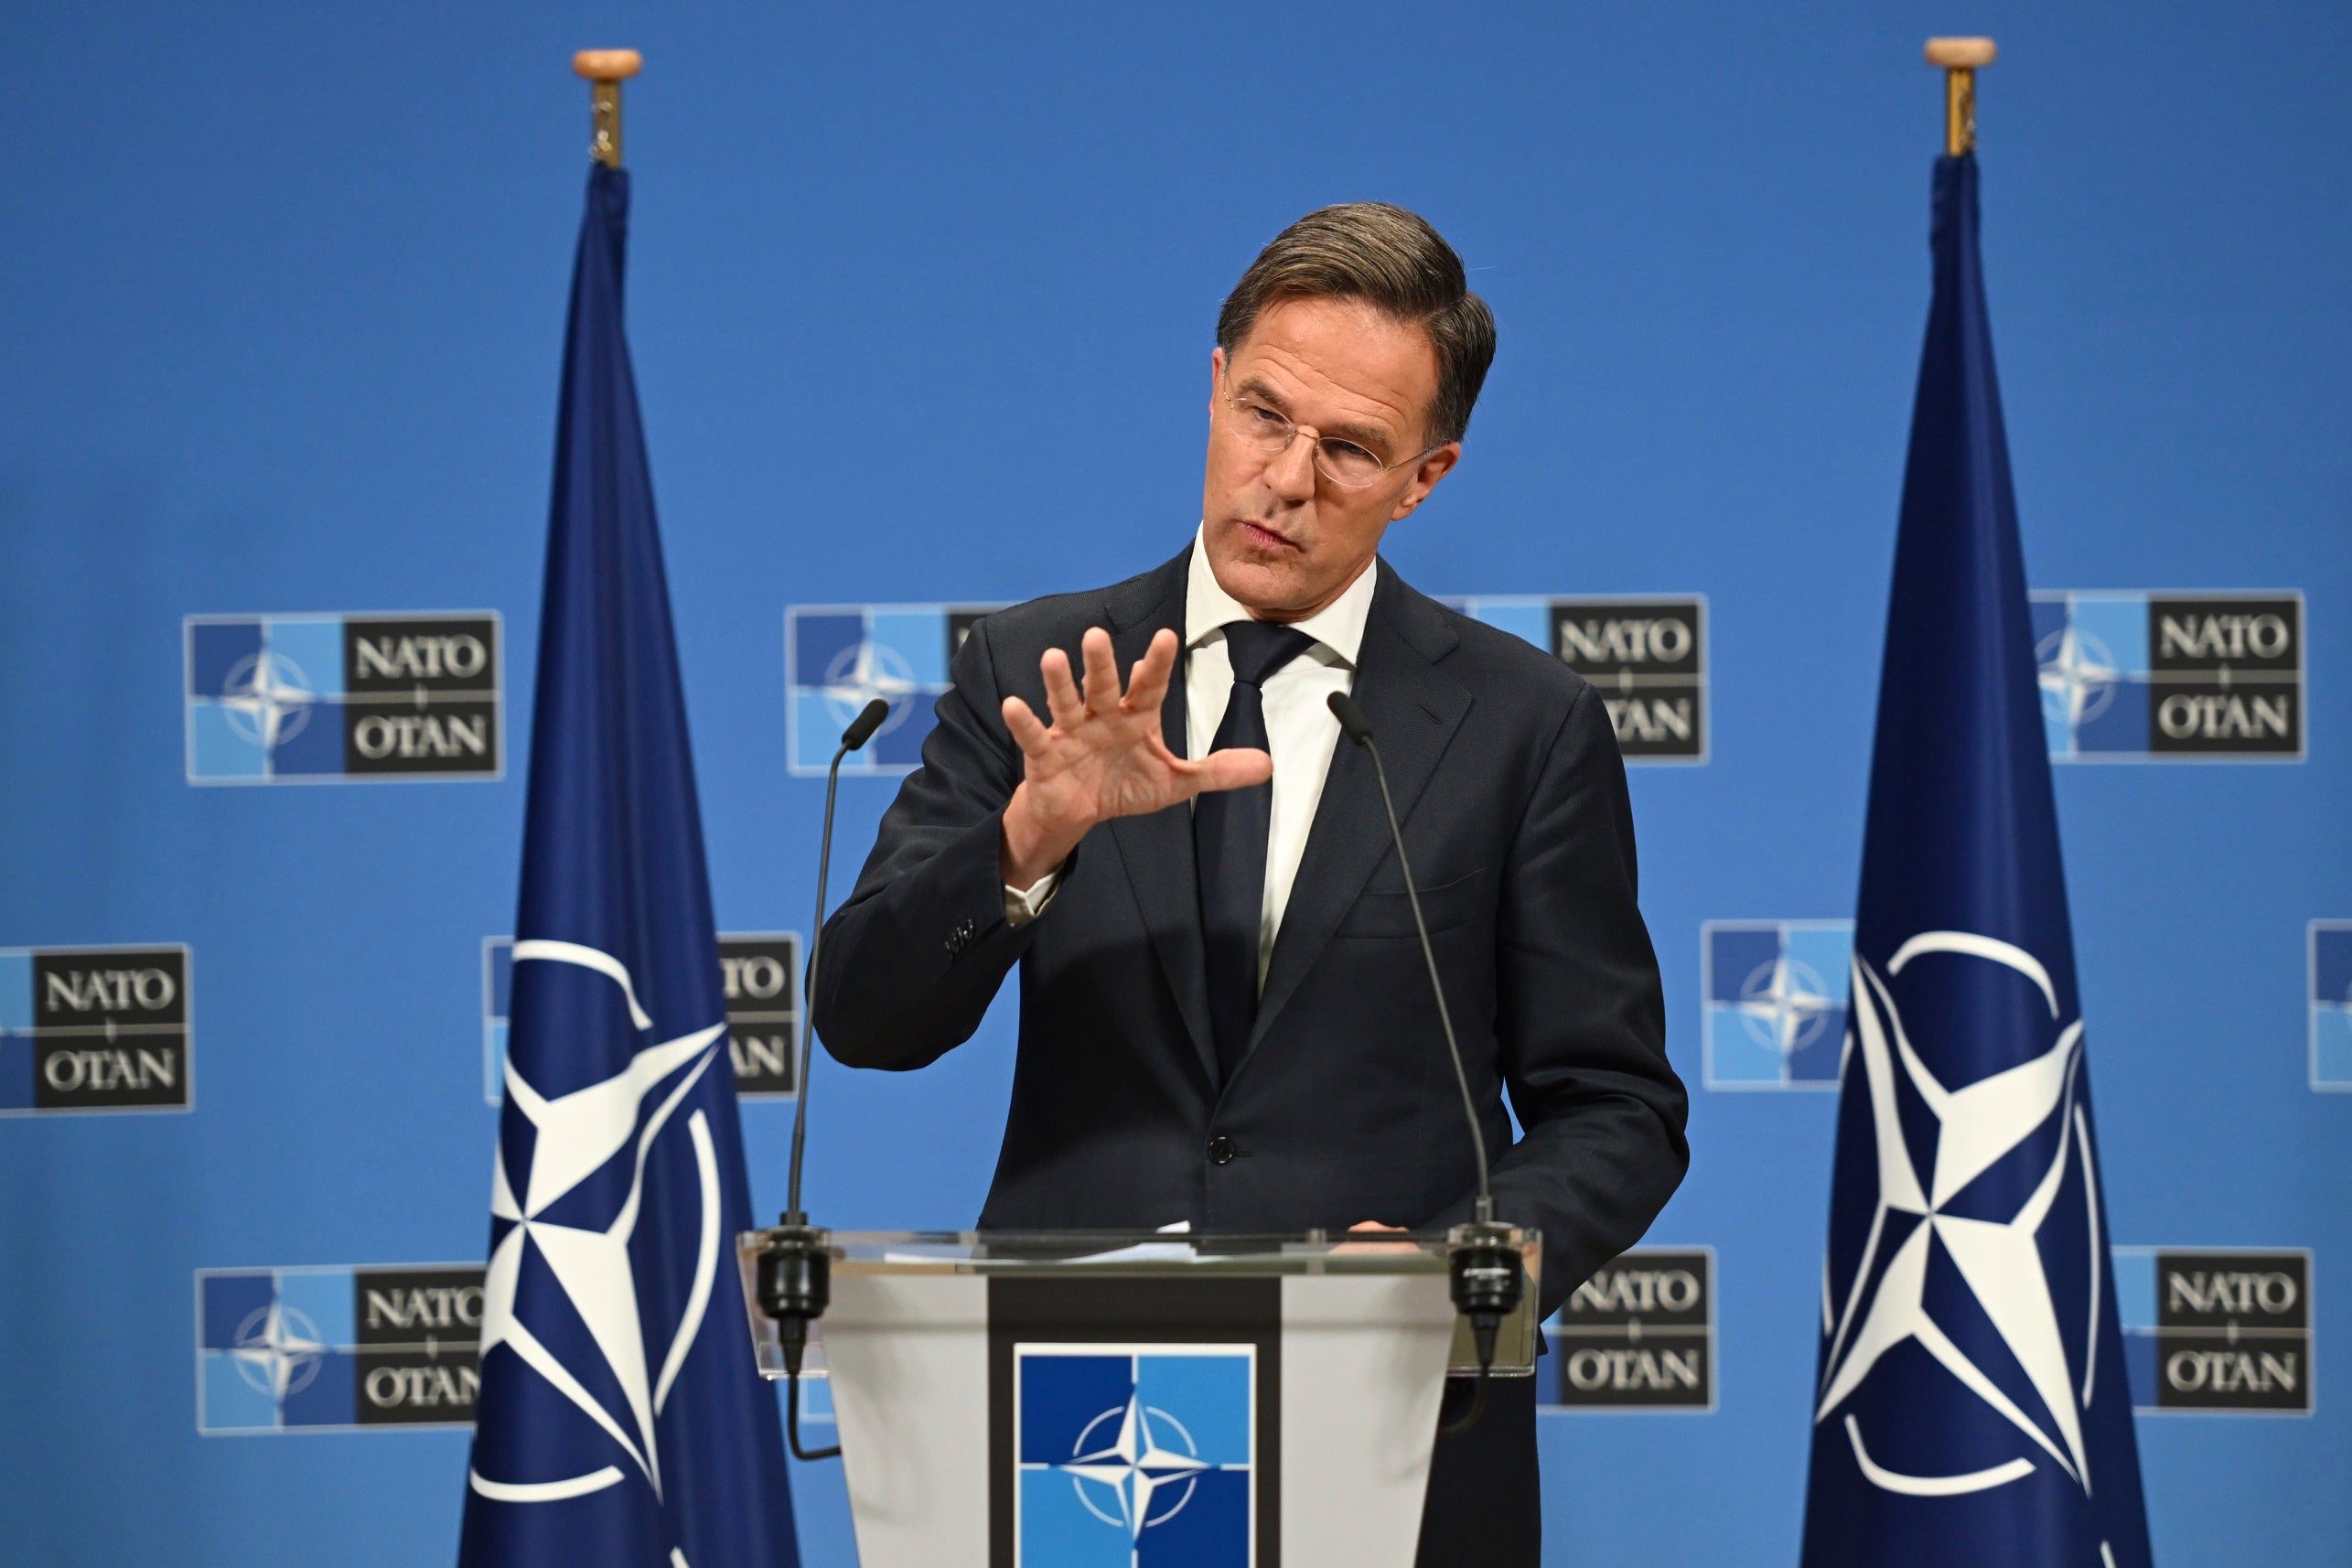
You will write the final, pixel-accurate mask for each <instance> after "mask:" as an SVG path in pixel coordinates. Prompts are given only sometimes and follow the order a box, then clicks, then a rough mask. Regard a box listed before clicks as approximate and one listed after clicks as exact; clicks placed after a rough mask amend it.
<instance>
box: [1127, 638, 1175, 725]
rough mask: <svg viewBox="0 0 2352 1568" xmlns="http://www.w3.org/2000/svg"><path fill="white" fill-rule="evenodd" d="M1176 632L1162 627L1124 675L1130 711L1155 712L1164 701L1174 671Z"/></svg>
mask: <svg viewBox="0 0 2352 1568" xmlns="http://www.w3.org/2000/svg"><path fill="white" fill-rule="evenodd" d="M1175 670H1176V633H1175V632H1173V631H1170V630H1168V629H1167V628H1165V627H1163V628H1161V629H1160V631H1159V633H1158V635H1156V636H1155V637H1154V638H1153V639H1152V646H1151V647H1149V648H1147V649H1145V650H1144V657H1142V658H1141V659H1138V660H1135V668H1134V669H1133V671H1129V673H1128V676H1127V704H1126V705H1127V711H1128V712H1129V713H1131V714H1141V713H1151V712H1155V711H1157V709H1158V708H1159V706H1160V704H1161V703H1165V702H1166V701H1167V697H1168V680H1169V678H1170V676H1171V675H1172V674H1173V673H1174V671H1175Z"/></svg>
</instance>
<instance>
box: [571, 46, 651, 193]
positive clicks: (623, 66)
mask: <svg viewBox="0 0 2352 1568" xmlns="http://www.w3.org/2000/svg"><path fill="white" fill-rule="evenodd" d="M644 69H645V57H644V56H643V55H641V54H639V53H638V52H637V51H636V50H635V49H582V50H581V51H580V52H579V53H577V54H575V55H574V56H573V57H572V74H573V75H575V76H579V77H585V78H586V79H587V80H588V81H591V82H594V83H595V84H596V89H595V93H594V96H593V97H592V98H591V100H590V104H591V107H590V110H589V113H590V114H591V116H592V118H593V122H594V124H595V126H596V130H595V134H593V135H592V136H591V137H590V139H589V142H588V156H591V157H593V158H595V159H596V161H597V162H598V163H600V164H602V165H604V166H606V167H607V168H618V167H620V84H621V83H622V82H624V81H628V79H629V78H630V77H632V76H635V75H636V74H637V73H638V72H639V71H640V70H644Z"/></svg>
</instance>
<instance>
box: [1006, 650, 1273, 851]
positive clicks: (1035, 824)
mask: <svg viewBox="0 0 2352 1568" xmlns="http://www.w3.org/2000/svg"><path fill="white" fill-rule="evenodd" d="M1079 653H1080V655H1081V657H1082V658H1083V659H1084V660H1085V666H1086V669H1085V677H1084V685H1083V687H1081V686H1080V684H1079V681H1078V680H1077V679H1075V678H1073V676H1072V675H1071V673H1070V667H1069V656H1068V655H1067V654H1065V653H1063V652H1062V650H1060V649H1058V648H1055V649H1048V650H1047V651H1046V655H1045V657H1044V658H1043V659H1042V660H1039V670H1040V672H1041V673H1042V674H1043V675H1044V676H1045V682H1046V705H1047V709H1048V710H1049V711H1050V713H1051V714H1052V718H1053V722H1052V723H1051V724H1050V725H1047V723H1046V722H1044V721H1043V720H1041V719H1039V718H1038V717H1037V715H1036V714H1035V713H1033V712H1031V711H1030V708H1029V704H1028V703H1025V702H1023V701H1022V700H1021V699H1020V698H1018V697H1007V698H1005V699H1004V723H1005V725H1006V727H1008V728H1009V729H1011V731H1012V732H1013V739H1014V740H1015V742H1016V743H1017V744H1018V745H1019V746H1020V747H1021V753H1022V757H1023V758H1024V767H1023V778H1022V781H1021V786H1020V788H1019V789H1017V790H1015V793H1014V796H1013V800H1012V804H1011V805H1010V806H1008V807H1007V808H1006V810H1005V813H1004V869H1005V874H1006V877H1007V879H1008V880H1010V881H1013V882H1014V883H1015V885H1016V886H1025V885H1026V883H1027V882H1030V881H1034V880H1035V879H1036V876H1041V875H1044V874H1045V873H1046V872H1047V871H1049V870H1051V869H1052V868H1053V867H1054V866H1056V865H1060V864H1061V862H1062V861H1063V860H1064V859H1066V858H1068V856H1069V852H1070V851H1071V850H1073V849H1075V848H1076V847H1077V846H1078V841H1079V839H1081V838H1083V837H1085V836H1086V832H1087V830H1088V829H1090V828H1091V827H1092V826H1093V825H1094V824H1095V823H1097V822H1106V821H1108V820H1110V819H1111V818H1112V817H1133V816H1143V815H1145V814H1148V813H1150V812H1153V811H1162V810H1165V808H1167V807H1169V806H1173V805H1175V804H1176V802H1178V801H1179V800H1190V799H1192V798H1193V797H1194V796H1195V795H1197V794H1199V793H1201V792H1202V791H1203V790H1208V789H1239V788H1240V787H1242V786H1245V785H1250V784H1262V783H1264V782H1265V781H1266V780H1267V779H1271V778H1273V771H1274V765H1273V758H1272V757H1268V756H1267V755H1266V754H1265V753H1264V752H1262V751H1255V750H1249V749H1243V748H1238V747H1237V748H1233V749H1230V750H1225V751H1213V752H1210V753H1209V754H1208V756H1207V757H1202V758H1201V759H1200V760H1199V761H1198V762H1191V761H1187V760H1186V759H1185V758H1183V757H1178V756H1176V754H1175V753H1174V752H1172V751H1170V750H1169V749H1168V746H1167V742H1166V740H1165V738H1163V736H1162V731H1161V724H1160V708H1161V704H1162V703H1164V702H1165V700H1166V697H1167V692H1168V681H1169V679H1170V678H1171V676H1172V674H1173V672H1174V671H1175V669H1176V633H1175V632H1173V631H1166V630H1163V631H1162V632H1160V634H1159V635H1158V636H1156V637H1155V638H1153V639H1152V645H1151V647H1150V648H1149V649H1147V650H1144V657H1143V658H1141V659H1139V660H1136V661H1135V667H1134V670H1133V673H1132V676H1131V678H1130V680H1129V681H1128V683H1127V688H1126V690H1125V691H1124V692H1122V691H1121V690H1120V687H1119V667H1118V665H1117V664H1116V663H1115V662H1113V661H1112V656H1111V634H1110V633H1109V632H1106V631H1104V630H1103V629H1102V628H1100V627H1096V628H1091V629H1090V630H1089V631H1088V632H1087V634H1086V636H1085V638H1084V639H1082V640H1081V642H1080V643H1079ZM1032 873H1034V875H1027V874H1032Z"/></svg>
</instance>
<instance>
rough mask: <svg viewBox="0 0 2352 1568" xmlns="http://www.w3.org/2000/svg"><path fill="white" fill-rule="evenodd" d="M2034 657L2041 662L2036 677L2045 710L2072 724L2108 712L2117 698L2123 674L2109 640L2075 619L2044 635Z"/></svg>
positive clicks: (2078, 723) (2069, 724)
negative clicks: (2080, 627) (2102, 640)
mask: <svg viewBox="0 0 2352 1568" xmlns="http://www.w3.org/2000/svg"><path fill="white" fill-rule="evenodd" d="M2034 657H2035V660H2038V661H2039V663H2040V665H2041V669H2040V671H2039V672H2038V673H2037V675H2036V677H2035V679H2036V680H2037V682H2039V683H2040V685H2041V688H2042V712H2043V713H2044V714H2046V715H2048V716H2049V717H2050V718H2052V719H2055V720H2057V722H2058V723H2060V724H2063V725H2068V726H2069V727H2079V726H2080V725H2082V724H2083V722H2084V721H2085V720H2087V719H2095V718H2097V717H2098V716H2099V715H2100V714H2103V713H2105V712H2106V711H2107V704H2108V703H2111V702H2113V701H2114V700H2115V683H2116V682H2118V681H2120V680H2121V679H2122V678H2123V671H2121V669H2119V668H2117V666H2116V663H2115V655H2114V654H2113V653H2111V652H2110V651H2109V650H2108V648H2107V644H2105V643H2103V642H2101V641H2100V639H2097V638H2096V637H2093V636H2092V635H2091V634H2090V633H2089V632H2087V631H2083V630H2080V629H2079V628H2077V627H2075V626H2074V625H2073V624H2072V623H2071V622H2069V623H2068V624H2067V627H2066V629H2064V630H2063V631H2055V632H2052V633H2051V634H2050V635H2049V636H2047V637H2046V638H2044V639H2042V640H2041V643H2040V645H2039V646H2037V647H2036V648H2035V650H2034Z"/></svg>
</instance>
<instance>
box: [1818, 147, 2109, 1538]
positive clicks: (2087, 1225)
mask: <svg viewBox="0 0 2352 1568" xmlns="http://www.w3.org/2000/svg"><path fill="white" fill-rule="evenodd" d="M1976 185H1977V168H1976V159H1975V157H1974V156H1972V155H1969V156H1960V157H1956V158H1954V157H1947V158H1943V159H1941V160H1939V162H1938V164H1937V166H1936V215H1935V257H1936V289H1935V302H1934V305H1933V306H1932V307H1931V309H1930V311H1929V314H1928V342H1927V349H1926V351H1925V353H1924V354H1923V356H1922V358H1921V360H1920V365H1919V389H1918V398H1917V404H1916V406H1915V408H1914V411H1913V413H1912V419H1911V456H1910V462H1909V466H1908V468H1907V471H1906V474H1905V477H1904V483H1903V522H1902V529H1901V532H1900V535H1899V537H1898V538H1897V541H1896V550H1895V591H1894V596H1893V602H1892V604H1891V605H1890V606H1889V607H1888V611H1887V618H1886V652H1885V666H1884V671H1883V673H1882V675H1881V677H1880V683H1879V695H1878V738H1877V747H1876V752H1875V755H1874V758H1873V761H1872V766H1871V777H1870V821H1869V825H1868V828H1867V831H1866V835H1865V838H1864V841H1863V864H1862V891H1861V896H1860V899H1859V904H1858V908H1857V910H1856V914H1855V918H1854V950H1853V1014H1852V1019H1853V1021H1852V1023H1851V1025H1850V1026H1849V1033H1848V1036H1847V1038H1846V1043H1845V1058H1844V1063H1843V1067H1842V1073H1841V1077H1840V1088H1839V1104H1838V1142H1837V1162H1836V1169H1835V1176H1834V1181H1835V1187H1834V1190H1833V1193H1832V1196H1831V1203H1830V1239H1829V1256H1828V1260H1827V1264H1826V1267H1825V1268H1824V1270H1823V1275H1822V1282H1821V1341H1820V1381H1819V1383H1818V1384H1817V1386H1816V1388H1815V1391H1814V1408H1813V1446H1812V1465H1811V1476H1810V1487H1809V1491H1808V1494H1807V1497H1806V1503H1805V1547H1804V1561H1805V1565H1806V1568H1897V1565H1900V1568H1939V1565H1945V1564H1949V1565H1950V1568H1960V1565H1961V1564H1967V1565H1969V1568H1978V1565H1981V1564H1984V1563H2002V1564H2004V1565H2011V1568H2057V1565H2059V1564H2066V1565H2067V1568H2147V1564H2148V1561H2149V1558H2148V1527H2147V1518H2146V1513H2145V1510H2144V1509H2143V1505H2142V1502H2141V1498H2140V1459H2139V1453H2138V1450H2137V1448H2136V1447H2135V1445H2134V1443H2133V1439H2132V1393H2131V1391H2130V1390H2129V1389H2128V1388H2126V1387H2125V1386H2124V1375H2123V1348H2122V1338H2121V1333H2120V1331H2119V1330H2118V1328H2117V1323H2116V1312H2115V1284H2114V1277H2113V1273H2112V1270H2111V1269H2110V1265H2109V1262H2108V1253H2107V1247H2108V1232H2107V1220H2106V1215H2105V1212H2104V1207H2103V1205H2102V1203H2101V1201H2100V1182H2099V1158H2098V1144H2097V1141H2096V1136H2095V1134H2096V1127H2095V1125H2094V1123H2093V1122H2092V1120H2091V1114H2090V1079H2089V1069H2088V1068H2087V1066H2086V1065H2085V1060H2084V1036H2083V1025H2082V1015H2081V1012H2080V1009H2079V1005H2078V999H2077V992H2076V986H2075V968H2074V939H2073V936H2072V933H2071V932H2070V931H2069V929H2068V928H2067V894H2066V880H2065V874H2064V871H2063V869H2062V868H2061V866H2060V865H2059V862H2058V830H2057V811H2056V807H2055V804H2054V802H2053V800H2052V797H2051V790H2050V764H2049V757H2048V751H2047V745H2046V740H2045V739H2044V736H2043V732H2042V719H2041V705H2040V697H2039V693H2038V692H2037V690H2036V688H2035V660H2034V635H2033V631H2032V629H2031V628H2032V621H2031V618H2030V617H2029V614H2028V609H2027V603H2026V597H2025V575H2024V565H2023V563H2022V561H2021V560H2020V554H2019V548H2018V541H2017V514H2016V503H2015V499H2014V496H2013V495H2012V493H2011V489H2010V482H2009V453H2008V446H2007V442H2006V440H2005V438H2004V437H2003V434H2002V424H2001V397H2000V392H1999V390H1998V389H1997V388H1996V386H1995V385H1994V381H1993V374H1992V334H1991V332H1990V330H1989V328H1988V327H1987V324H1986V321H1985V306H1984V281H1983V276H1982V273H1981V267H1980V263H1979V261H1978V256H1977V202H1976Z"/></svg>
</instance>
